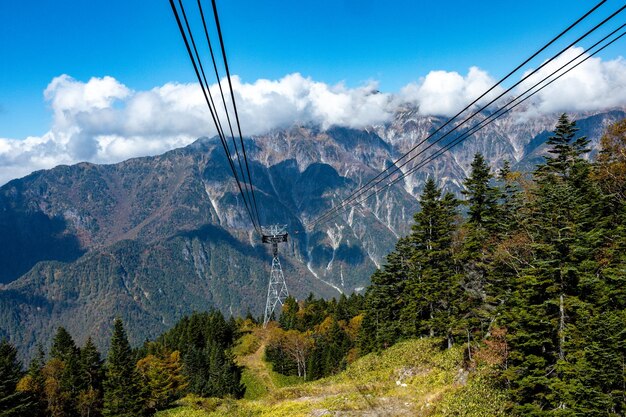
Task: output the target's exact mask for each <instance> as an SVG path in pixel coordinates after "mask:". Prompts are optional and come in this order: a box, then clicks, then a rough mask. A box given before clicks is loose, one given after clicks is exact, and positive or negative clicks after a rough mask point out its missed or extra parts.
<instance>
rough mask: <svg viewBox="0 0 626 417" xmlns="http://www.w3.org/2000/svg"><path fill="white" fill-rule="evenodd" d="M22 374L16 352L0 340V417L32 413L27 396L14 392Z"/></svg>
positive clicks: (11, 346) (7, 343) (17, 416)
mask: <svg viewBox="0 0 626 417" xmlns="http://www.w3.org/2000/svg"><path fill="white" fill-rule="evenodd" d="M22 374H23V371H22V364H21V363H20V362H19V361H18V360H17V350H16V349H15V347H14V346H13V345H12V344H10V343H9V342H7V341H6V340H2V341H1V342H0V416H2V417H22V416H28V415H31V413H32V411H33V406H32V403H31V401H30V398H29V395H28V394H27V393H24V392H20V391H17V390H16V388H17V383H18V381H19V380H20V378H21V377H22Z"/></svg>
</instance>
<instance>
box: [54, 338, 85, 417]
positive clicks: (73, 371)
mask: <svg viewBox="0 0 626 417" xmlns="http://www.w3.org/2000/svg"><path fill="white" fill-rule="evenodd" d="M50 358H51V359H56V360H58V361H60V362H61V363H62V373H61V375H60V379H59V383H60V386H59V391H58V394H59V395H58V396H57V398H56V401H58V407H59V408H60V409H62V410H63V414H64V415H67V416H74V415H76V414H78V413H77V408H76V406H77V399H78V392H79V391H80V388H81V370H80V351H79V349H78V347H77V346H76V343H75V342H74V339H72V336H71V335H70V334H69V332H68V331H67V330H65V328H63V327H59V328H58V329H57V332H56V334H55V336H54V338H53V339H52V347H51V348H50Z"/></svg>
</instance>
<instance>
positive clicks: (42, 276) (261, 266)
mask: <svg viewBox="0 0 626 417" xmlns="http://www.w3.org/2000/svg"><path fill="white" fill-rule="evenodd" d="M625 116H626V113H625V112H624V111H623V110H615V111H611V112H604V113H599V114H588V115H580V116H579V119H580V121H579V126H580V127H581V133H582V134H587V135H588V136H589V137H590V138H591V139H592V143H593V144H594V146H595V145H596V144H597V141H598V139H599V137H600V135H601V132H602V131H603V129H604V127H605V126H606V125H608V124H609V123H611V122H613V121H615V120H617V119H619V118H623V117H625ZM444 120H445V119H444V118H442V117H424V116H420V115H419V113H418V112H417V110H416V109H405V110H403V111H400V112H398V114H397V116H396V117H395V119H394V120H393V121H391V122H390V123H388V124H385V125H383V126H374V127H371V128H369V129H363V130H355V129H348V128H343V127H332V128H330V129H327V130H322V129H320V128H319V127H315V126H294V127H291V128H289V129H285V130H279V131H273V132H269V133H268V134H265V135H261V136H258V137H255V138H253V139H247V140H246V146H247V149H248V155H249V157H250V158H251V161H250V162H251V165H250V168H251V170H252V176H253V179H254V184H255V187H256V194H257V199H258V203H259V206H260V207H261V213H260V215H261V221H262V223H264V224H270V223H284V224H288V225H289V230H290V232H291V236H292V239H291V240H290V243H289V245H286V247H284V248H281V255H282V256H283V258H284V265H285V268H286V279H287V284H288V286H289V288H290V290H291V291H292V292H293V294H295V295H296V296H298V297H304V296H306V294H308V292H310V291H313V292H315V293H317V294H320V295H324V296H333V295H338V294H339V291H345V292H351V291H355V290H357V291H358V290H360V289H362V288H363V287H365V286H366V285H367V283H368V280H369V276H370V274H371V272H372V271H373V269H374V268H376V267H377V266H379V265H380V263H381V261H382V259H383V258H384V256H385V255H386V254H387V253H388V252H389V250H390V249H391V248H392V247H393V245H394V244H395V241H396V240H397V238H398V237H399V236H401V235H403V234H406V233H407V231H408V230H409V227H410V225H411V219H412V213H413V212H415V211H416V210H417V208H418V204H417V202H416V199H415V196H417V194H418V193H419V192H420V191H421V185H422V184H423V182H424V180H425V179H426V178H427V177H428V176H431V175H434V176H435V177H436V178H437V179H438V181H439V182H440V184H441V185H444V186H445V187H446V188H448V189H450V190H452V191H455V192H458V191H460V189H461V187H462V180H463V177H464V175H465V172H467V170H468V168H469V164H470V161H471V158H472V157H473V155H474V153H475V152H483V153H484V154H485V156H486V157H487V159H488V160H489V161H491V162H492V164H493V166H494V167H497V166H499V165H500V164H501V163H502V161H503V160H505V159H509V160H511V161H513V162H514V163H516V164H517V166H518V167H520V168H529V167H530V166H531V165H532V164H533V163H534V162H536V161H537V160H538V159H537V158H540V157H541V155H542V152H543V147H542V146H541V143H543V141H544V140H545V138H547V136H548V134H547V133H546V132H547V131H549V130H551V129H552V127H553V124H554V123H555V121H556V116H554V117H552V116H545V117H541V118H534V119H528V120H523V119H521V116H520V114H512V115H508V116H507V117H505V118H503V119H501V120H498V122H496V123H493V124H492V125H489V126H488V127H487V128H485V129H484V130H482V131H481V132H480V133H479V134H478V135H476V136H475V137H472V138H471V139H470V140H468V141H466V142H464V143H463V144H462V145H460V146H459V147H457V148H454V150H453V151H452V152H450V153H446V154H444V155H443V156H442V157H441V158H438V159H437V160H436V161H434V162H433V163H432V164H429V165H428V166H427V167H425V168H424V169H423V170H420V171H418V172H416V173H415V174H413V175H410V176H409V177H408V178H406V179H405V180H404V181H403V182H400V183H398V185H397V186H394V187H391V188H385V190H384V191H381V192H380V193H378V195H376V196H375V197H374V198H372V199H370V200H368V201H367V202H365V203H362V204H360V205H358V206H357V207H355V208H352V209H350V210H349V211H347V212H345V213H342V214H341V215H340V216H338V217H336V218H334V219H332V220H331V221H329V222H327V223H325V224H321V225H319V227H316V228H315V229H314V230H313V231H311V232H306V231H305V229H304V224H305V223H306V222H308V221H310V220H312V219H314V218H316V217H317V216H318V215H320V214H321V213H322V212H324V211H325V210H327V209H328V208H330V207H332V206H333V205H336V204H337V203H338V202H339V201H340V199H341V198H342V197H345V196H347V195H348V194H349V193H350V192H351V191H352V190H354V189H355V188H356V187H358V186H359V185H360V184H363V183H364V182H366V181H367V180H368V179H370V178H372V177H373V176H374V175H376V174H377V173H378V172H379V171H380V170H381V169H383V168H385V167H388V166H391V164H393V161H395V160H396V159H397V158H398V156H399V155H401V154H402V153H403V152H406V151H408V150H409V149H411V148H412V147H413V146H415V145H416V144H417V143H418V142H419V141H421V140H422V138H424V137H426V136H427V135H428V134H429V133H430V132H433V131H434V130H435V129H437V127H439V126H441V124H442V123H443V122H444ZM452 137H454V136H452ZM434 139H435V138H433V140H434ZM428 143H432V142H428ZM445 143H446V142H445V141H444V142H442V144H445ZM421 146H422V147H423V146H427V145H426V144H423V145H421ZM418 149H419V148H418ZM434 149H436V146H435V147H433V149H432V150H434ZM418 160H419V159H418ZM411 166H412V164H409V165H408V166H407V167H404V168H402V170H403V171H405V170H406V169H407V168H409V167H411ZM252 230H253V228H252V227H251V224H250V220H249V218H248V217H247V215H246V213H245V210H243V202H242V200H241V198H240V196H239V194H238V190H237V187H236V185H235V183H234V180H233V179H232V177H231V175H229V168H228V164H227V161H226V159H225V157H224V156H223V151H222V149H221V146H220V144H219V142H218V140H217V139H215V138H213V139H208V138H202V139H199V140H198V141H196V142H195V143H194V144H192V145H190V146H188V147H186V148H182V149H177V150H174V151H171V152H168V153H166V154H163V155H160V156H156V157H146V158H136V159H131V160H128V161H125V162H122V163H119V164H114V165H93V164H89V163H81V164H77V165H74V166H59V167H57V168H54V169H52V170H47V171H39V172H36V173H33V174H31V175H29V176H27V177H25V178H22V179H18V180H13V181H11V182H9V183H8V184H6V185H5V186H3V187H0V247H2V248H3V250H2V251H0V283H2V284H3V286H2V287H1V289H0V320H1V321H0V323H2V324H0V337H3V336H7V337H9V338H10V339H12V340H13V341H14V342H16V344H17V345H19V346H20V348H21V349H22V350H23V351H24V352H25V351H27V350H29V349H32V348H33V346H34V344H35V342H36V340H37V339H38V337H39V335H43V336H48V335H50V334H51V332H52V331H53V330H54V327H56V326H58V325H64V326H66V327H67V328H68V329H69V330H70V331H71V332H72V333H73V334H75V335H77V336H78V339H79V342H82V341H83V340H84V338H86V336H87V335H88V334H94V335H95V336H96V338H97V340H98V341H99V344H100V346H103V345H104V344H105V343H106V340H107V338H108V337H107V331H108V329H109V327H110V323H111V320H112V319H113V317H114V316H115V315H120V316H121V317H122V318H123V319H125V320H126V321H127V322H128V325H129V333H130V335H131V339H132V340H133V341H135V342H139V341H141V340H143V339H144V338H146V337H151V336H153V335H155V334H157V333H159V332H161V331H162V330H164V329H165V328H167V327H168V326H170V325H171V324H172V323H173V322H174V321H175V320H177V319H178V318H180V316H181V315H183V314H185V313H188V312H190V311H192V310H204V309H207V308H210V307H217V308H220V309H221V310H223V311H224V312H226V313H231V312H232V313H233V314H245V313H246V311H247V310H250V311H252V312H253V313H254V314H260V313H261V311H262V307H263V305H264V302H265V300H264V298H265V292H266V281H267V274H268V269H269V268H268V265H269V260H270V256H269V252H268V248H266V247H264V246H263V245H262V244H261V243H260V242H259V239H258V236H255V234H254V232H253V231H252Z"/></svg>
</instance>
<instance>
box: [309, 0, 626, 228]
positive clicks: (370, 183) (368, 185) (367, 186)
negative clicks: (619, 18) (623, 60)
mask: <svg viewBox="0 0 626 417" xmlns="http://www.w3.org/2000/svg"><path fill="white" fill-rule="evenodd" d="M596 7H597V6H596ZM625 8H626V5H625V6H623V7H622V8H620V9H619V10H617V11H616V12H614V13H613V14H612V15H611V16H609V17H608V18H606V19H605V20H604V21H602V22H600V23H599V24H598V25H596V26H595V27H594V28H592V29H591V30H589V31H588V32H587V33H585V34H584V35H582V36H581V37H579V38H578V39H576V40H575V41H574V42H572V43H571V44H569V45H568V46H567V47H565V48H563V49H562V50H561V51H560V52H558V53H557V54H556V55H554V56H552V57H551V58H550V59H549V60H547V61H546V62H544V63H543V64H542V65H540V66H539V67H538V68H536V69H535V70H533V71H532V72H531V73H529V74H527V75H525V76H524V77H523V78H522V79H520V80H519V81H518V82H516V83H515V84H514V85H512V86H511V87H509V88H508V89H507V90H505V91H503V92H502V93H501V94H500V95H498V96H497V97H496V98H494V99H493V100H491V101H490V102H488V103H487V104H485V105H484V106H482V107H481V108H479V109H478V110H476V111H475V112H474V113H473V114H471V115H470V116H468V117H466V118H465V119H464V120H463V121H462V122H460V123H458V124H457V126H456V127H454V128H452V129H451V130H449V131H448V132H446V133H445V134H443V135H442V136H441V137H439V138H438V139H437V140H436V142H439V141H441V140H442V139H444V138H445V137H447V136H448V135H449V134H451V133H452V132H454V131H456V130H457V129H459V127H460V126H462V125H464V124H465V123H466V122H467V121H469V120H471V119H472V118H473V117H475V116H476V115H478V114H480V113H481V112H482V111H483V110H485V109H486V108H487V107H489V106H490V105H492V104H493V103H494V102H496V101H497V100H499V99H500V98H502V97H503V96H504V95H505V94H507V93H508V92H510V91H511V90H513V89H514V88H515V87H517V86H518V85H519V84H521V83H522V82H523V81H525V80H526V79H528V78H529V77H531V76H532V75H534V74H535V73H536V72H538V71H539V70H541V69H542V68H543V67H545V66H546V65H548V64H549V63H550V62H552V61H553V60H554V59H556V58H557V57H559V56H560V55H562V54H563V53H564V52H565V51H566V50H568V49H569V48H571V47H572V46H574V45H575V44H576V43H577V42H579V41H580V40H582V39H584V38H586V37H587V36H589V35H590V34H591V33H593V32H594V31H595V30H597V29H598V28H599V27H601V26H602V25H604V24H605V23H606V22H608V21H609V20H610V19H612V18H613V17H615V16H616V15H617V14H618V13H620V12H621V11H623V10H624V9H625ZM588 13H589V12H588ZM579 20H580V19H579ZM570 27H571V26H570ZM509 75H510V74H509ZM496 85H497V83H496V84H495V85H494V86H493V87H492V88H491V89H493V88H494V87H495V86H496ZM491 89H490V90H491ZM483 95H484V94H483ZM481 97H482V96H481ZM474 102H476V100H475V101H474ZM470 106H471V104H470ZM468 107H469V106H468ZM468 107H466V109H467V108H468ZM463 111H464V110H463ZM463 111H462V112H463ZM462 112H461V113H462ZM457 115H458V114H457ZM455 117H457V116H454V117H453V118H452V119H449V120H448V121H447V122H446V123H445V124H444V125H442V126H441V127H439V128H438V129H436V130H435V131H434V132H433V133H431V134H429V135H428V136H427V137H426V138H424V139H423V140H421V141H419V142H418V143H417V144H416V145H415V146H413V147H412V148H411V149H410V150H409V151H408V152H406V153H405V154H404V155H402V156H401V157H400V158H398V159H397V160H396V161H394V163H393V164H392V165H391V166H390V167H388V168H386V169H384V170H383V171H382V172H381V173H379V174H378V175H377V176H376V177H374V178H372V179H371V180H369V181H368V182H367V183H366V184H365V185H363V186H361V187H360V188H359V189H358V190H357V191H355V192H353V193H352V194H351V195H350V196H349V197H347V198H345V199H344V200H342V202H341V203H340V204H339V205H337V206H335V207H333V208H332V209H330V210H328V211H327V212H326V213H325V214H323V215H322V216H320V217H318V219H316V220H315V221H314V222H311V223H310V224H309V225H313V226H314V225H315V224H317V223H320V222H321V221H323V220H325V216H328V215H332V213H333V212H335V211H337V210H340V209H341V208H342V206H345V205H347V204H350V202H351V201H352V200H354V199H356V198H358V197H359V196H360V195H362V194H364V193H366V192H367V191H368V190H370V189H372V188H373V187H375V186H376V185H378V184H380V183H381V182H382V181H384V180H385V179H387V178H389V177H390V176H391V175H393V174H394V173H395V172H397V171H399V170H400V169H401V168H402V167H404V166H405V165H407V164H408V163H409V162H411V161H412V160H413V159H415V157H416V156H417V155H415V156H413V157H412V158H410V159H408V160H407V161H405V162H403V163H402V164H401V165H399V166H398V165H396V164H397V163H398V162H399V161H401V160H403V159H404V158H406V157H407V156H408V155H410V153H411V152H413V151H414V150H416V149H417V148H418V147H419V146H421V145H422V144H424V143H425V142H426V141H427V140H428V139H430V138H431V137H433V136H434V135H435V134H437V133H438V132H439V131H441V130H442V128H443V127H445V126H446V125H447V124H449V123H450V122H451V121H452V120H453V119H454V118H455ZM389 170H391V172H389V173H388V174H386V175H385V176H383V177H382V178H380V179H378V180H377V181H374V180H376V178H379V177H380V176H381V175H382V174H384V173H385V172H387V171H389Z"/></svg>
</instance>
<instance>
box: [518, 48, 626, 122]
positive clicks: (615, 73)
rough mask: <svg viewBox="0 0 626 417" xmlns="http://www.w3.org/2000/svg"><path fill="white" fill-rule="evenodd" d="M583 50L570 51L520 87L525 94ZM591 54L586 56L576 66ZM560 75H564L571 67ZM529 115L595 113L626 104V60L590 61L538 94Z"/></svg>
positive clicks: (597, 59)
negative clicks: (528, 89)
mask: <svg viewBox="0 0 626 417" xmlns="http://www.w3.org/2000/svg"><path fill="white" fill-rule="evenodd" d="M583 51H584V50H583V48H578V47H575V48H570V49H568V50H567V51H566V52H565V53H563V55H561V56H560V57H558V58H557V59H555V60H554V61H552V62H551V63H549V64H548V65H546V66H545V67H544V68H542V69H540V70H539V71H538V72H537V73H536V74H534V75H532V76H531V77H529V78H528V80H526V81H524V83H522V84H521V85H520V87H519V89H518V90H519V91H520V92H522V91H524V90H526V89H527V88H529V87H530V86H531V85H532V84H534V83H537V82H539V81H541V80H542V79H543V78H545V77H546V76H548V75H549V74H551V73H552V72H553V71H556V70H557V69H559V68H560V67H561V66H563V65H565V64H567V63H568V62H569V61H570V60H572V59H574V58H576V57H577V56H578V55H579V54H581V53H582V52H583ZM588 56H589V54H586V53H585V54H583V55H582V56H581V57H580V58H578V59H577V60H575V61H574V62H573V63H572V64H571V65H574V64H576V63H578V62H580V61H582V60H583V59H584V58H586V57H588ZM571 65H568V66H567V67H566V68H564V70H562V71H560V72H558V73H557V75H558V74H562V73H563V72H564V71H565V70H567V68H569V67H570V66H571ZM531 71H532V70H529V71H527V72H526V73H525V74H524V75H527V74H529V73H530V72H531ZM531 100H533V102H532V105H531V106H530V109H529V110H528V112H529V113H540V114H546V113H553V112H562V111H592V110H600V109H606V108H610V107H616V106H624V105H626V61H625V60H624V59H623V58H621V57H620V58H617V59H615V60H611V61H602V59H600V58H597V57H592V58H589V59H588V60H587V61H585V62H584V63H582V64H580V65H579V66H578V67H576V68H575V69H573V70H572V71H570V72H568V73H567V74H565V75H563V76H562V77H561V78H559V79H558V80H557V81H555V82H554V83H552V84H551V85H549V86H547V87H546V88H545V89H543V90H541V91H540V92H539V93H537V94H536V95H535V96H534V97H533V98H532V99H531Z"/></svg>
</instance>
